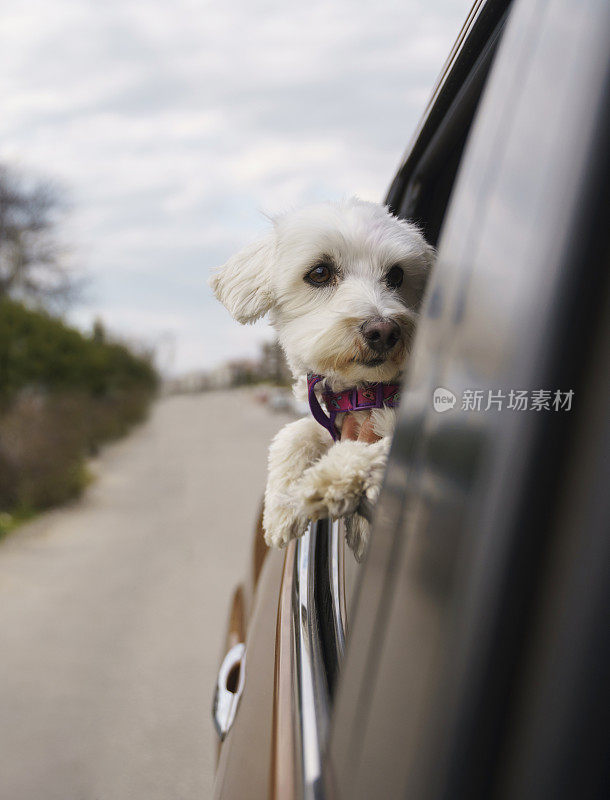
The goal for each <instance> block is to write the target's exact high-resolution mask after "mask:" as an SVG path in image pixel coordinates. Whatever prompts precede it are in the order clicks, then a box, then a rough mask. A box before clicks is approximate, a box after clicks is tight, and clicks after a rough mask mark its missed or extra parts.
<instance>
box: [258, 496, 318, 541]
mask: <svg viewBox="0 0 610 800" xmlns="http://www.w3.org/2000/svg"><path fill="white" fill-rule="evenodd" d="M308 524H309V520H308V519H307V517H306V516H304V515H302V514H299V513H298V511H297V509H296V508H295V507H294V504H293V503H286V504H285V505H280V504H278V503H275V504H273V505H272V506H270V507H267V506H265V512H264V515H263V530H264V533H265V543H266V544H267V546H268V547H285V546H286V545H287V544H288V542H289V541H290V540H291V539H296V538H298V537H299V536H302V535H303V534H304V533H305V531H306V530H307V525H308Z"/></svg>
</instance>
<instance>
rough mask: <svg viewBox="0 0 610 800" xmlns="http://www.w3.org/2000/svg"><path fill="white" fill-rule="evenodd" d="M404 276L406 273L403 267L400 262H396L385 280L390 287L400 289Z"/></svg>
mask: <svg viewBox="0 0 610 800" xmlns="http://www.w3.org/2000/svg"><path fill="white" fill-rule="evenodd" d="M404 276H405V273H404V272H403V269H402V267H399V266H398V264H394V266H393V267H392V268H391V269H390V271H389V272H388V274H387V275H386V276H385V282H386V283H387V284H388V286H389V287H390V289H398V288H399V287H400V286H401V284H402V279H403V278H404Z"/></svg>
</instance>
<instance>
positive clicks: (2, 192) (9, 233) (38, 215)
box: [0, 165, 77, 304]
mask: <svg viewBox="0 0 610 800" xmlns="http://www.w3.org/2000/svg"><path fill="white" fill-rule="evenodd" d="M64 210H65V203H64V202H63V200H62V196H61V193H60V191H59V190H58V188H57V187H56V186H54V185H53V184H51V183H47V182H44V181H39V180H38V181H35V180H28V179H25V178H23V177H22V176H20V175H18V174H17V173H16V172H14V171H13V170H10V169H8V168H7V167H5V166H2V165H0V299H1V298H3V297H6V296H9V295H10V296H12V297H16V298H19V299H30V300H36V301H39V302H43V303H47V304H48V303H51V304H65V303H66V302H67V301H68V300H69V299H71V297H72V295H73V294H74V291H75V290H76V288H77V285H76V282H75V281H74V279H73V276H72V275H71V273H70V271H69V270H68V269H67V268H66V266H65V264H64V263H63V259H62V252H61V247H60V245H59V242H58V238H57V222H58V219H59V216H60V214H61V212H62V211H64Z"/></svg>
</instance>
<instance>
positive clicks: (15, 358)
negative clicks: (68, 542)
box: [0, 298, 158, 536]
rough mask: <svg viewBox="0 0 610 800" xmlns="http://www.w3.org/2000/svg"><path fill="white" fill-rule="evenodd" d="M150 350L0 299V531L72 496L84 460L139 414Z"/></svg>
mask: <svg viewBox="0 0 610 800" xmlns="http://www.w3.org/2000/svg"><path fill="white" fill-rule="evenodd" d="M157 383H158V378H157V375H156V372H155V370H154V367H153V365H152V363H151V360H150V355H146V354H138V353H135V352H134V351H133V350H132V349H130V348H129V347H128V346H127V345H125V344H123V343H120V342H117V341H113V340H111V339H109V338H108V337H107V336H106V334H105V332H104V331H103V329H102V327H101V326H99V325H98V326H97V328H96V330H94V332H93V333H92V334H91V335H89V336H87V335H86V334H83V333H82V332H80V331H78V330H76V329H74V328H71V327H70V326H68V325H66V324H65V322H63V320H61V319H59V318H57V317H53V316H51V315H49V314H47V313H45V312H44V311H41V310H39V309H33V308H28V307H27V306H25V305H24V304H23V303H18V302H16V301H14V300H10V299H7V298H0V520H1V521H0V536H2V535H4V534H6V533H7V532H8V531H11V530H14V529H15V527H17V526H18V525H20V524H21V523H22V522H23V521H25V520H26V519H31V517H32V516H33V515H34V514H36V513H38V512H40V511H43V510H44V509H47V508H52V507H53V506H57V505H60V504H62V503H65V502H67V501H68V500H71V499H73V498H75V497H78V496H79V495H80V494H81V493H82V492H83V490H84V488H85V487H86V486H87V484H88V483H89V482H90V480H91V476H90V475H89V473H88V471H87V466H86V465H87V460H88V458H90V457H91V456H92V455H95V454H96V453H97V451H98V449H99V447H100V446H101V445H102V444H104V443H105V442H108V441H111V440H113V439H117V438H119V437H120V436H123V435H125V434H126V433H127V432H128V431H129V430H130V429H131V428H132V427H133V426H134V425H135V424H137V423H138V422H140V421H141V420H143V419H144V418H145V416H146V414H147V411H148V407H149V405H150V402H151V400H152V399H153V397H154V396H155V393H156V389H157Z"/></svg>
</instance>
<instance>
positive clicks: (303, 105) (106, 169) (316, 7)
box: [0, 0, 470, 371]
mask: <svg viewBox="0 0 610 800" xmlns="http://www.w3.org/2000/svg"><path fill="white" fill-rule="evenodd" d="M469 5H470V3H469V1H468V0H438V2H437V3H435V4H430V3H429V2H427V1H426V0H412V2H410V3H409V2H404V1H401V2H394V0H376V2H375V3H371V2H369V1H368V0H358V1H356V0H337V1H336V2H333V3H326V2H322V0H313V2H310V3H308V4H297V3H293V2H282V3H280V2H264V1H263V0H233V2H232V3H230V4H226V3H221V2H220V0H211V1H210V2H204V3H202V2H200V0H197V2H194V0H175V2H173V3H171V4H170V3H166V2H162V0H149V1H148V2H146V3H144V2H141V1H140V0H108V1H107V2H104V3H82V2H79V1H78V0H54V2H53V3H52V4H49V3H48V2H47V0H21V1H20V2H17V0H9V2H8V4H6V3H5V6H4V9H3V34H2V35H3V40H2V42H1V43H0V44H1V46H0V92H1V93H2V96H3V117H2V120H1V121H0V134H1V135H0V142H1V145H0V159H2V160H4V161H11V162H13V163H18V164H19V165H21V166H22V167H23V168H24V169H27V170H29V171H30V172H35V173H40V174H42V175H49V176H51V177H55V178H58V179H59V180H60V181H61V182H62V183H63V184H64V185H67V186H69V187H70V194H71V200H72V205H73V209H74V210H73V212H72V216H71V219H70V221H69V225H68V227H67V228H66V232H65V235H66V237H67V238H69V240H70V242H71V243H72V247H73V250H74V252H75V253H76V254H77V256H78V258H79V259H80V260H81V263H82V264H83V266H84V267H85V268H86V270H87V272H88V274H89V275H90V277H91V291H90V300H89V303H88V304H85V305H83V306H82V307H80V308H78V309H75V310H74V312H73V319H74V320H75V321H77V322H78V323H79V324H82V325H88V324H90V322H91V320H92V319H93V318H94V317H96V316H102V317H104V318H105V319H106V320H107V322H108V324H109V325H110V326H112V327H115V328H116V329H117V331H118V332H119V333H122V334H124V335H128V336H130V337H135V338H139V339H141V340H142V341H149V342H154V341H155V337H157V338H158V337H159V336H165V337H166V338H167V337H173V339H174V342H175V346H174V362H173V366H172V370H173V371H180V370H184V369H192V368H196V367H198V366H202V367H204V366H206V365H210V364H212V363H215V362H217V361H218V360H219V359H221V358H226V357H231V356H233V357H239V356H240V355H242V354H243V353H248V354H252V353H253V352H254V351H255V349H256V347H257V345H258V342H259V341H260V339H261V336H268V335H269V333H268V331H267V329H266V328H265V327H264V326H263V327H262V328H255V329H250V328H247V329H240V328H238V327H237V326H236V324H235V323H233V322H232V321H231V320H230V319H229V317H228V315H226V312H224V310H223V309H222V308H221V307H220V306H218V305H217V304H215V301H214V300H213V298H212V297H211V295H210V293H209V290H208V288H207V283H206V277H207V273H208V271H209V269H210V268H211V267H213V266H216V265H219V264H221V263H223V262H224V260H226V258H227V257H228V256H229V255H230V254H231V252H232V251H234V250H235V249H237V248H238V247H240V246H242V245H243V244H245V243H246V242H247V241H248V240H249V239H250V238H252V237H253V236H255V235H257V233H258V232H260V231H261V229H262V228H263V227H264V225H265V220H264V218H263V217H262V215H261V213H260V212H261V211H268V212H276V211H280V210H282V209H283V208H285V207H287V206H295V205H299V204H302V203H306V202H311V201H315V200H320V199H332V198H336V197H341V196H345V195H350V194H360V195H361V196H363V197H367V198H370V199H376V200H379V199H382V197H383V194H384V191H385V189H386V188H387V186H388V184H389V182H390V180H391V178H392V175H393V173H394V171H395V169H396V167H397V166H398V163H399V161H400V157H401V155H402V152H403V150H404V148H405V146H406V144H407V143H408V140H409V138H410V136H411V133H412V131H413V129H414V127H415V125H416V123H417V120H418V118H419V116H420V114H421V112H422V110H423V108H424V105H425V102H426V100H427V97H428V96H429V93H430V91H431V88H432V85H433V82H434V79H435V77H436V75H437V74H438V72H439V71H440V68H441V66H442V63H443V61H444V59H445V57H446V55H447V54H448V52H449V49H450V47H451V44H452V42H453V40H454V38H455V36H456V35H457V32H458V30H459V28H460V25H461V23H462V21H463V19H464V18H465V17H466V14H467V11H468V9H469ZM7 6H8V7H7ZM211 342H214V345H213V346H212V345H211ZM165 366H168V365H167V364H166V365H165Z"/></svg>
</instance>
